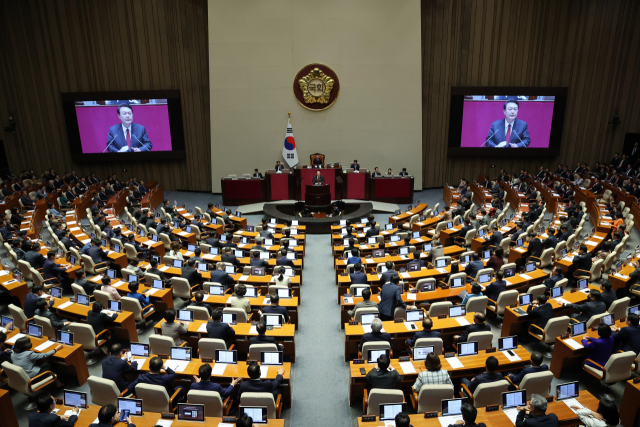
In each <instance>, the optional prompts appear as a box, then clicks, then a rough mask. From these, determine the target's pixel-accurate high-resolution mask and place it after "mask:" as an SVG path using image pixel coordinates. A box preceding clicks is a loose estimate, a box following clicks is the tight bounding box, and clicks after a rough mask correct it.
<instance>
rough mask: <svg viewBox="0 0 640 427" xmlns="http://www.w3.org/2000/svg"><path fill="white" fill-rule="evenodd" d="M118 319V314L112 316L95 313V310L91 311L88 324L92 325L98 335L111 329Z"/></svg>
mask: <svg viewBox="0 0 640 427" xmlns="http://www.w3.org/2000/svg"><path fill="white" fill-rule="evenodd" d="M117 318H118V313H113V314H112V315H111V316H109V315H107V314H106V313H94V312H93V310H89V314H88V319H87V323H89V325H91V327H92V328H93V331H94V332H95V333H96V335H97V334H99V333H100V332H102V331H104V330H105V329H107V328H109V325H111V324H112V323H113V322H114V321H115V320H116V319H117Z"/></svg>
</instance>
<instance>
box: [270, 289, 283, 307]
mask: <svg viewBox="0 0 640 427" xmlns="http://www.w3.org/2000/svg"><path fill="white" fill-rule="evenodd" d="M269 300H270V301H271V304H275V305H278V303H279V302H280V297H279V296H278V293H277V292H273V293H272V294H270V295H269Z"/></svg>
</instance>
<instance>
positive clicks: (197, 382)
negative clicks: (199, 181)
mask: <svg viewBox="0 0 640 427" xmlns="http://www.w3.org/2000/svg"><path fill="white" fill-rule="evenodd" d="M256 170H257V169H256ZM211 371H212V369H211V365H210V364H208V363H205V364H204V365H200V368H199V369H198V376H195V375H194V376H193V381H194V382H193V383H192V384H191V390H202V391H216V392H218V393H220V397H221V398H222V400H224V399H226V398H227V397H229V396H230V395H231V393H232V392H233V389H234V388H235V387H237V386H238V384H240V383H241V382H242V378H234V379H233V380H231V384H229V385H228V386H227V387H222V386H221V385H220V384H218V383H214V382H212V381H211Z"/></svg>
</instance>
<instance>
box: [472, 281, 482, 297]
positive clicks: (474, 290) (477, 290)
mask: <svg viewBox="0 0 640 427" xmlns="http://www.w3.org/2000/svg"><path fill="white" fill-rule="evenodd" d="M481 292H482V286H480V284H478V283H475V282H474V283H473V285H471V293H472V294H479V293H481Z"/></svg>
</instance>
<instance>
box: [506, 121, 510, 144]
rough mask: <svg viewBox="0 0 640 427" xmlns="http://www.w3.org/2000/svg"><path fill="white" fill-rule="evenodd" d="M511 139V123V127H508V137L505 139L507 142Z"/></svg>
mask: <svg viewBox="0 0 640 427" xmlns="http://www.w3.org/2000/svg"><path fill="white" fill-rule="evenodd" d="M510 139H511V125H509V128H508V129H507V139H505V141H507V144H508V143H509V140H510Z"/></svg>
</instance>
